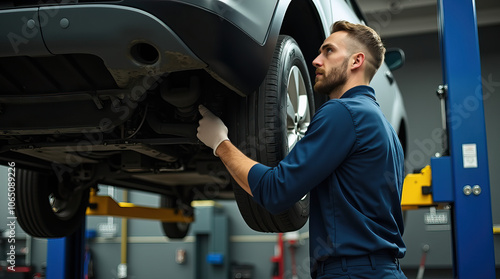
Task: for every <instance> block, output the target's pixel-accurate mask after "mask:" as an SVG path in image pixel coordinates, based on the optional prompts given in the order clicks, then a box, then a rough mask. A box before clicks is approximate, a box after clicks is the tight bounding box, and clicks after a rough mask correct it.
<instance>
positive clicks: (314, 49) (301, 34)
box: [280, 0, 326, 108]
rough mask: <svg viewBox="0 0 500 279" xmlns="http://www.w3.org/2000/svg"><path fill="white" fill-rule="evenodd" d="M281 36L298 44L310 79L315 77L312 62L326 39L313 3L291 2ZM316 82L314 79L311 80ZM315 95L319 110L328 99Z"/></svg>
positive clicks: (299, 0) (302, 0)
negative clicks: (289, 37) (288, 37)
mask: <svg viewBox="0 0 500 279" xmlns="http://www.w3.org/2000/svg"><path fill="white" fill-rule="evenodd" d="M280 34H282V35H289V36H291V37H292V38H294V39H295V41H296V42H297V43H298V45H299V47H300V49H301V50H302V54H303V55H304V59H305V61H306V64H307V67H308V70H309V77H310V78H312V77H314V75H315V73H314V72H315V70H316V69H315V68H314V66H313V65H312V61H313V60H314V58H316V55H317V53H318V49H319V47H320V46H321V44H322V43H323V41H324V39H325V36H324V34H325V32H324V29H323V27H322V25H321V21H320V17H319V15H318V13H317V11H316V9H315V7H314V4H313V3H312V1H304V0H295V1H291V3H290V5H289V6H288V9H287V11H286V14H285V17H284V19H283V24H282V25H281V30H280ZM311 80H312V81H314V79H311ZM322 97H324V96H318V94H315V106H316V108H318V107H319V106H320V105H321V104H322V103H323V102H324V101H326V98H324V100H323V98H322Z"/></svg>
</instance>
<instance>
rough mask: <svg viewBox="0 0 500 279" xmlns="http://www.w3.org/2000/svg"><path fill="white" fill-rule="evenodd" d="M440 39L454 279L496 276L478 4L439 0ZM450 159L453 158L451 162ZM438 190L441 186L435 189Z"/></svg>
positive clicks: (436, 175) (438, 177)
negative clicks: (448, 152)
mask: <svg viewBox="0 0 500 279" xmlns="http://www.w3.org/2000/svg"><path fill="white" fill-rule="evenodd" d="M438 19H439V36H440V48H441V57H442V67H443V78H444V84H445V86H446V87H447V93H446V112H447V121H446V123H447V130H448V137H449V151H450V157H449V158H447V157H442V158H436V159H443V160H445V161H448V162H451V166H450V167H449V168H448V169H449V170H450V171H449V172H448V173H443V172H441V173H439V172H433V174H432V176H433V184H435V183H434V182H435V181H439V180H441V181H442V180H443V179H445V180H446V179H447V180H449V181H451V183H452V185H453V187H452V193H451V196H452V197H453V204H452V219H453V221H452V223H453V232H452V233H453V235H452V239H453V250H454V251H453V266H454V277H455V278H495V255H494V247H493V230H492V227H493V224H492V212H491V196H490V181H489V170H488V157H487V148H486V127H485V119H484V107H483V92H482V86H481V82H482V79H481V66H480V59H479V42H478V34H477V21H476V11H475V3H474V0H439V4H438ZM450 159H451V160H450ZM436 187H439V185H436Z"/></svg>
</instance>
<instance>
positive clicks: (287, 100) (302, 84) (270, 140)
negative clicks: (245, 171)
mask: <svg viewBox="0 0 500 279" xmlns="http://www.w3.org/2000/svg"><path fill="white" fill-rule="evenodd" d="M235 113H236V114H237V117H236V119H238V120H237V121H238V123H237V125H236V127H233V130H236V135H235V134H232V135H231V136H232V138H235V139H236V142H235V143H236V145H237V147H238V148H239V149H240V150H242V151H243V152H244V153H245V154H246V155H248V156H249V157H251V158H252V159H254V160H256V161H258V162H260V163H262V164H264V165H267V166H276V165H277V164H278V163H279V162H280V161H281V160H282V159H283V158H284V157H285V156H286V155H287V154H288V152H289V150H291V149H292V148H293V146H294V145H295V143H296V142H297V141H298V140H300V138H301V137H302V136H303V135H304V133H305V131H306V129H307V126H308V124H309V123H310V120H311V118H312V115H313V114H314V96H313V91H312V86H311V81H310V78H309V74H308V69H307V65H306V62H305V60H304V57H303V55H302V52H301V51H300V48H299V46H298V44H297V42H296V41H295V40H294V39H293V38H291V37H289V36H280V37H279V38H278V41H277V44H276V48H275V51H274V54H273V58H272V62H271V65H270V67H269V70H268V73H267V75H266V78H265V80H264V81H263V82H262V84H261V86H260V87H259V89H258V91H256V92H254V93H253V94H252V95H250V96H248V97H246V98H244V99H242V101H241V103H240V105H239V107H238V111H237V112H235ZM233 188H234V194H235V199H236V202H237V204H238V208H239V210H240V212H241V215H242V217H243V219H244V220H245V222H246V223H247V224H248V226H249V227H250V228H252V229H253V230H255V231H260V232H288V231H295V230H298V229H300V228H301V227H303V226H304V224H305V223H306V221H307V219H308V218H309V195H306V196H305V197H304V198H303V199H302V200H300V201H298V202H297V203H296V204H295V205H294V206H292V208H290V209H288V210H286V211H284V212H282V213H279V214H276V215H273V214H271V213H269V212H268V211H267V210H266V209H264V208H263V207H262V206H260V205H259V204H258V203H256V202H255V201H254V200H253V198H252V197H251V196H250V195H249V194H248V193H246V192H245V191H244V190H243V189H242V188H241V187H239V186H238V185H237V184H236V182H235V181H233Z"/></svg>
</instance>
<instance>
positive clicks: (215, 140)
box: [196, 105, 229, 156]
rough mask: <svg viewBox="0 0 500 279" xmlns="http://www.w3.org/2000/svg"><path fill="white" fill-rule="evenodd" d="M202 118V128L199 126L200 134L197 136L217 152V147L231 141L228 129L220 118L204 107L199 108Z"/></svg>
mask: <svg viewBox="0 0 500 279" xmlns="http://www.w3.org/2000/svg"><path fill="white" fill-rule="evenodd" d="M198 110H199V111H200V114H201V116H202V117H203V118H202V119H200V122H199V123H200V126H198V134H197V135H196V136H197V137H198V138H199V139H200V140H201V141H202V142H203V143H204V144H205V145H207V146H208V147H211V148H212V149H213V150H214V155H215V156H217V154H215V150H217V147H219V145H220V144H221V143H222V142H223V141H225V140H229V138H228V137H227V127H226V125H224V123H223V122H222V120H220V118H219V117H217V116H215V115H214V114H213V113H212V112H211V111H210V110H208V109H207V108H206V107H205V106H204V105H200V106H199V107H198Z"/></svg>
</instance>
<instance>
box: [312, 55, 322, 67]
mask: <svg viewBox="0 0 500 279" xmlns="http://www.w3.org/2000/svg"><path fill="white" fill-rule="evenodd" d="M312 64H313V66H314V67H316V68H319V67H321V65H323V63H322V62H321V58H320V55H318V56H316V58H315V59H314V60H313V62H312Z"/></svg>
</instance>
